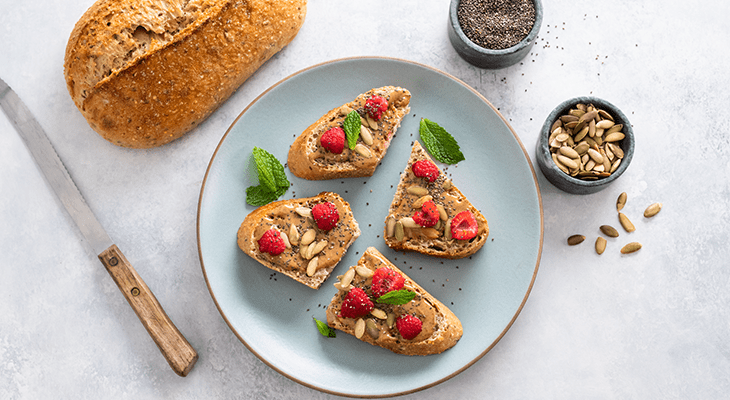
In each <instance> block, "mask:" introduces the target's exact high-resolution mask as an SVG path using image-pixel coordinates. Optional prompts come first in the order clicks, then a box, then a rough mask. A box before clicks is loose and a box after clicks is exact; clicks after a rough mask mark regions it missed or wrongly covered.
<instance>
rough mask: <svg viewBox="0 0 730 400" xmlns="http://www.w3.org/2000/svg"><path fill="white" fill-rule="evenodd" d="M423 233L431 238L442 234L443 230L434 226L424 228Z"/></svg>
mask: <svg viewBox="0 0 730 400" xmlns="http://www.w3.org/2000/svg"><path fill="white" fill-rule="evenodd" d="M421 233H423V234H424V235H425V236H426V237H427V238H429V239H436V238H437V237H439V236H441V232H439V231H437V230H436V229H434V228H422V229H421Z"/></svg>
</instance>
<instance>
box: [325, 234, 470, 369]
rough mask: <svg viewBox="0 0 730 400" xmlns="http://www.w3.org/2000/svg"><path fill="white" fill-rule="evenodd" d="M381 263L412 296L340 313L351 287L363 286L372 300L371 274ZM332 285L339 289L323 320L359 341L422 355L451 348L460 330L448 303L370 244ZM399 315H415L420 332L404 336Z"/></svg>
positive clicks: (460, 334) (458, 336)
mask: <svg viewBox="0 0 730 400" xmlns="http://www.w3.org/2000/svg"><path fill="white" fill-rule="evenodd" d="M383 267H385V268H389V269H390V270H392V271H395V273H397V274H399V275H401V276H402V277H403V278H404V282H403V287H402V289H405V290H408V291H411V292H415V294H416V295H415V297H414V298H413V300H411V301H409V302H407V303H406V304H402V305H392V304H381V303H378V302H377V301H374V300H373V303H374V308H373V309H372V311H371V312H370V313H369V314H367V315H365V316H363V317H361V318H346V317H343V316H342V315H341V312H342V304H343V301H344V299H345V298H346V297H347V295H348V293H349V291H350V290H353V289H352V288H360V289H362V290H364V292H365V293H366V294H367V295H368V296H369V297H370V298H371V300H372V296H373V293H374V291H375V289H374V288H373V287H372V285H373V281H374V279H373V274H375V271H376V270H378V268H383ZM348 281H349V282H348ZM335 286H336V287H337V288H338V289H339V292H338V293H337V294H336V295H335V296H334V297H333V298H332V302H331V303H330V304H329V306H328V307H327V324H328V325H329V326H330V327H332V328H334V329H338V330H341V331H343V332H345V333H348V334H350V335H353V336H355V337H357V338H358V339H360V340H362V341H363V342H367V343H370V344H372V345H375V346H380V347H383V348H385V349H388V350H390V351H392V352H394V353H398V354H405V355H420V356H425V355H430V354H438V353H441V352H443V351H445V350H448V349H450V348H452V347H453V346H454V345H455V344H456V343H457V342H458V341H459V339H460V338H461V336H462V334H463V328H462V326H461V321H459V318H457V317H456V315H454V313H453V312H452V311H451V310H450V309H449V308H448V307H446V306H445V305H444V304H443V303H441V302H440V301H438V300H437V299H436V298H434V297H433V296H432V295H431V294H429V293H428V292H427V291H426V290H424V289H423V288H422V287H421V286H420V285H418V284H417V283H416V282H414V281H413V280H412V279H410V278H409V277H408V276H407V275H406V274H405V273H403V271H401V270H399V269H398V268H397V267H396V266H395V265H393V263H391V262H390V261H389V260H388V259H387V258H385V256H383V255H382V254H381V253H380V252H379V251H378V250H376V249H375V248H374V247H369V248H368V249H367V250H366V251H365V253H364V254H363V255H362V257H361V258H360V260H359V261H358V262H357V265H356V266H353V267H350V269H349V270H348V271H347V272H346V273H345V274H344V275H343V276H342V277H341V278H340V281H339V282H337V283H335ZM403 315H410V316H415V317H417V318H418V319H419V320H420V321H421V323H422V326H421V331H420V333H418V334H417V335H416V336H415V337H414V338H412V339H404V338H403V336H402V334H401V332H400V331H399V328H401V327H402V326H401V325H400V323H399V322H396V321H398V319H399V318H400V317H401V316H403ZM358 325H360V327H359V328H358Z"/></svg>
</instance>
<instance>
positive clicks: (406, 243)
mask: <svg viewBox="0 0 730 400" xmlns="http://www.w3.org/2000/svg"><path fill="white" fill-rule="evenodd" d="M420 160H428V161H430V162H431V164H433V168H435V170H437V171H438V176H437V177H436V178H435V180H433V182H430V181H429V179H428V178H425V177H418V176H416V174H415V173H414V172H413V165H414V164H415V163H416V162H418V161H420ZM429 200H430V201H432V202H433V204H434V205H435V206H436V208H437V211H438V217H437V218H436V220H437V222H436V223H435V225H433V226H428V225H429V224H428V223H426V224H425V225H426V226H424V225H423V224H421V223H419V222H416V221H415V220H419V218H418V217H417V216H416V214H417V213H425V212H426V211H425V210H424V209H423V207H424V206H423V204H424V203H425V202H427V201H429ZM469 213H470V214H471V217H469V215H468V214H469ZM465 219H466V220H465ZM421 220H422V219H421ZM436 220H432V221H436ZM470 229H471V232H470V233H471V234H469V235H463V234H462V233H463V232H464V231H465V230H470ZM454 232H460V233H459V234H457V235H454ZM487 236H489V225H488V224H487V219H486V218H485V217H484V215H483V214H482V213H481V212H480V211H479V210H478V209H477V208H476V207H475V206H474V205H473V204H472V203H471V202H470V201H469V200H468V199H467V198H466V196H464V194H463V193H462V192H461V191H460V190H459V189H458V188H457V187H456V186H455V185H454V184H453V183H452V182H451V179H449V178H448V177H447V176H446V174H444V173H443V171H441V169H439V168H438V166H436V164H435V163H433V160H432V159H431V157H430V156H429V155H428V153H427V152H426V150H425V149H424V148H423V147H422V146H421V144H420V143H418V141H416V142H414V144H413V148H412V149H411V156H410V158H409V159H408V165H407V166H406V169H405V170H404V171H403V173H402V174H401V177H400V182H399V183H398V187H397V189H396V191H395V195H394V196H393V202H392V203H391V204H390V209H389V210H388V216H387V217H386V219H385V232H384V238H385V243H386V244H387V245H388V247H390V248H392V249H393V250H403V251H417V252H419V253H423V254H426V255H429V256H434V257H441V258H451V259H457V258H464V257H467V256H470V255H472V254H474V253H475V252H476V251H477V250H479V249H480V248H482V246H484V243H486V241H487Z"/></svg>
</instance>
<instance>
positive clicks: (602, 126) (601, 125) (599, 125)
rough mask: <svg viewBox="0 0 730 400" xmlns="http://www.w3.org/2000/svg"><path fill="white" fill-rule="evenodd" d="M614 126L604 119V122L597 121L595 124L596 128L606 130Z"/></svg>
mask: <svg viewBox="0 0 730 400" xmlns="http://www.w3.org/2000/svg"><path fill="white" fill-rule="evenodd" d="M614 125H615V124H614V123H613V121H611V120H610V119H604V120H601V121H598V123H596V128H599V129H608V128H610V127H612V126H614Z"/></svg>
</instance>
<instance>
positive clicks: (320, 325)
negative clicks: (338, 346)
mask: <svg viewBox="0 0 730 400" xmlns="http://www.w3.org/2000/svg"><path fill="white" fill-rule="evenodd" d="M312 319H313V320H314V322H316V323H317V329H319V333H321V334H322V336H324V337H331V338H333V337H337V333H336V332H335V330H334V329H332V328H330V326H329V325H327V324H326V323H324V322H322V321H320V320H318V319H317V318H314V317H312Z"/></svg>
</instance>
